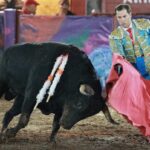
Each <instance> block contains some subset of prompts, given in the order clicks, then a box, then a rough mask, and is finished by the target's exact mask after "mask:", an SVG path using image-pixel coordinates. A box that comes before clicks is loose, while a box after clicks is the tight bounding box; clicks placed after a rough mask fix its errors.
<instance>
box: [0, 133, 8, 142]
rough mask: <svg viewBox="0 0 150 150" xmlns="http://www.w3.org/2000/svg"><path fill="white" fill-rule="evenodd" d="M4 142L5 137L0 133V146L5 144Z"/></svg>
mask: <svg viewBox="0 0 150 150" xmlns="http://www.w3.org/2000/svg"><path fill="white" fill-rule="evenodd" d="M6 141H7V137H6V136H5V134H3V133H1V134H0V144H1V143H5V142H6Z"/></svg>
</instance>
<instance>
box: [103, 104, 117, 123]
mask: <svg viewBox="0 0 150 150" xmlns="http://www.w3.org/2000/svg"><path fill="white" fill-rule="evenodd" d="M102 111H103V113H104V115H105V117H106V119H107V120H108V121H109V122H110V123H112V124H115V125H119V123H118V122H116V121H114V120H113V118H112V117H111V115H110V111H109V109H108V107H107V105H105V107H104V109H103V110H102Z"/></svg>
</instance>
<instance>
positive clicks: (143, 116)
mask: <svg viewBox="0 0 150 150" xmlns="http://www.w3.org/2000/svg"><path fill="white" fill-rule="evenodd" d="M117 63H119V64H121V65H122V67H123V73H122V74H121V76H118V74H117V73H116V71H115V70H114V65H115V64H117ZM107 83H112V87H111V88H109V90H108V103H109V104H110V106H111V107H113V108H114V109H115V110H116V111H117V112H119V113H120V114H122V115H123V116H125V118H127V119H128V121H129V122H130V123H132V124H133V125H134V126H136V127H138V128H139V129H140V130H141V132H142V133H143V134H144V135H145V136H150V80H145V79H144V78H143V77H142V76H141V75H140V73H138V72H137V70H136V69H135V68H134V67H133V66H132V65H131V64H130V63H129V62H128V61H126V60H125V59H123V58H122V57H121V56H120V55H117V54H114V55H113V62H112V68H111V71H110V74H109V77H108V80H107Z"/></svg>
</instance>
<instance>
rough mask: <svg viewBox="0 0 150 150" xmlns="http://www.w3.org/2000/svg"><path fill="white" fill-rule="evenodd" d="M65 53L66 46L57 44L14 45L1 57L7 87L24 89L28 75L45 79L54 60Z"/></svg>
mask: <svg viewBox="0 0 150 150" xmlns="http://www.w3.org/2000/svg"><path fill="white" fill-rule="evenodd" d="M66 51H68V46H67V45H64V44H58V43H42V44H30V43H26V44H19V45H14V46H12V47H10V48H8V49H6V51H5V53H4V54H3V57H2V65H1V66H3V68H5V69H3V73H4V74H5V75H4V76H5V78H6V80H7V81H8V84H9V85H11V86H12V85H14V84H15V85H16V86H18V88H19V87H20V88H21V86H22V88H25V85H26V83H27V82H28V78H29V76H30V74H35V78H37V80H38V78H41V76H42V77H43V78H46V77H47V76H48V74H49V72H50V70H51V68H52V66H53V64H54V62H55V61H56V58H57V57H58V56H59V55H60V54H62V53H66ZM1 68H2V67H1ZM20 84H21V85H20Z"/></svg>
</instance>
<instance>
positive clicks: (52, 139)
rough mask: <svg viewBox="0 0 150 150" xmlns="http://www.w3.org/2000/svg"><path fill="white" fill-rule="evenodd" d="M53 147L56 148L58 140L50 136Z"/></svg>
mask: <svg viewBox="0 0 150 150" xmlns="http://www.w3.org/2000/svg"><path fill="white" fill-rule="evenodd" d="M49 141H50V145H51V148H53V149H56V140H55V138H53V137H50V138H49Z"/></svg>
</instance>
